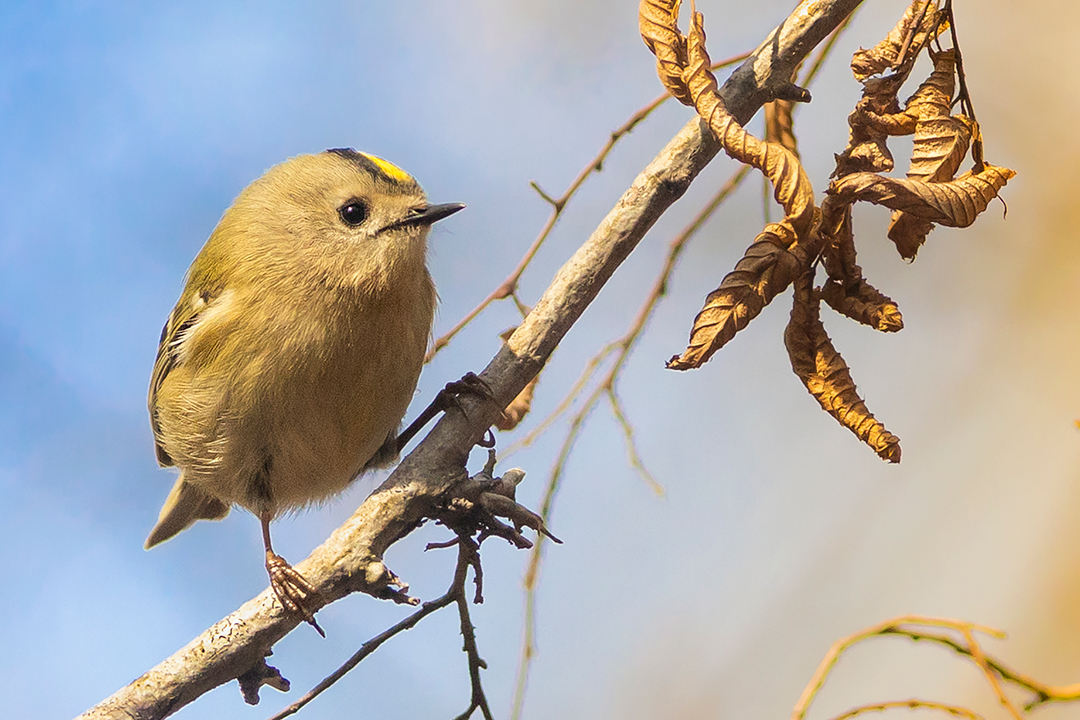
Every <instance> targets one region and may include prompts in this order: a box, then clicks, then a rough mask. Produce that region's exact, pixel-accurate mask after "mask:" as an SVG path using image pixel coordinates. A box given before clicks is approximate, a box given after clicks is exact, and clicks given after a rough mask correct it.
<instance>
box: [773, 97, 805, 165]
mask: <svg viewBox="0 0 1080 720" xmlns="http://www.w3.org/2000/svg"><path fill="white" fill-rule="evenodd" d="M794 108H795V103H794V102H792V101H791V100H773V101H772V102H770V103H765V141H766V142H771V143H776V144H777V145H780V146H782V147H784V148H786V149H787V151H788V152H790V153H791V154H792V155H794V156H795V157H796V158H798V157H799V144H798V141H797V140H796V139H795V125H794V119H793V117H792V110H794Z"/></svg>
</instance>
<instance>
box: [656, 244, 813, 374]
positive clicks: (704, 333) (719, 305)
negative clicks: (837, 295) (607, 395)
mask: <svg viewBox="0 0 1080 720" xmlns="http://www.w3.org/2000/svg"><path fill="white" fill-rule="evenodd" d="M806 264H807V259H806V257H805V252H804V251H803V250H802V249H801V248H798V247H797V246H796V244H795V231H794V230H793V229H792V228H791V226H790V225H788V224H787V223H785V222H780V223H770V224H769V225H766V226H765V229H764V230H762V231H761V234H759V235H758V236H757V237H756V238H755V239H754V242H753V243H752V244H751V245H750V247H749V248H747V250H746V254H744V255H743V257H742V259H741V260H739V262H738V263H737V264H736V265H735V269H734V270H732V271H731V272H730V273H728V274H727V275H726V276H725V277H724V279H723V281H721V283H720V287H718V288H717V289H716V290H714V291H712V292H711V293H709V296H708V297H707V298H705V307H704V308H702V310H701V312H699V313H698V315H697V317H696V318H695V319H694V327H693V328H692V329H691V331H690V343H689V345H688V346H687V348H686V350H685V351H683V354H682V355H676V356H675V357H673V358H671V360H669V361H668V363H667V366H668V367H669V368H671V369H673V370H690V369H692V368H696V367H700V366H701V365H703V364H704V363H705V362H706V361H707V360H708V359H709V358H710V357H712V355H713V353H715V352H716V351H717V350H719V349H720V348H722V347H723V346H724V345H726V344H727V343H728V341H730V340H731V338H733V337H735V333H737V332H739V331H740V330H742V329H743V328H744V327H746V326H747V325H748V324H749V323H750V321H751V320H753V319H754V318H755V317H757V316H758V314H760V313H761V310H762V308H764V307H765V306H766V305H768V304H769V303H770V302H771V301H772V299H773V298H774V297H776V296H777V295H778V294H779V293H781V292H783V291H784V289H786V288H787V286H788V285H790V284H791V282H792V280H794V278H795V277H796V276H797V275H798V274H799V273H801V272H802V270H803V269H804V268H805V267H806Z"/></svg>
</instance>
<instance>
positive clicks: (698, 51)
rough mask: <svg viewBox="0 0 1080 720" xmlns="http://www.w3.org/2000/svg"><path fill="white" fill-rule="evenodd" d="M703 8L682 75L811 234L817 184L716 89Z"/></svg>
mask: <svg viewBox="0 0 1080 720" xmlns="http://www.w3.org/2000/svg"><path fill="white" fill-rule="evenodd" d="M702 22H703V18H702V15H701V13H694V14H693V15H692V17H691V21H690V34H689V35H688V36H687V42H686V47H687V58H688V61H689V64H688V65H687V68H686V70H685V71H684V72H683V78H684V80H685V81H686V85H687V87H688V88H689V89H690V95H691V97H692V98H693V100H694V107H695V109H696V110H697V112H698V115H700V116H701V117H702V118H703V119H704V120H705V121H706V122H707V123H708V124H709V127H710V128H711V129H712V131H713V134H714V135H716V137H717V139H718V140H719V141H720V144H721V146H722V147H723V148H724V152H726V153H727V154H728V155H729V156H730V157H732V158H734V159H735V160H738V161H739V162H741V163H745V164H747V165H752V166H753V167H755V168H757V169H758V170H760V171H761V172H762V173H764V174H765V176H766V177H768V178H769V181H770V182H772V184H773V188H774V190H773V197H775V198H776V201H777V202H778V203H779V204H780V205H781V206H782V207H783V208H784V212H785V213H786V220H787V222H788V223H790V225H791V227H792V228H793V229H794V231H795V234H796V235H797V236H798V237H800V238H803V237H807V236H808V235H809V233H810V228H811V226H812V225H813V221H814V209H815V204H814V188H813V185H811V184H810V178H809V177H807V175H806V171H805V170H803V167H802V165H801V164H800V163H799V159H798V158H797V157H796V156H795V155H793V154H792V153H791V152H790V151H789V150H787V149H786V148H784V147H782V146H780V145H776V144H774V143H766V142H762V141H761V140H759V139H758V138H756V137H754V136H753V135H751V134H750V133H748V132H746V130H744V129H743V127H742V126H741V125H740V124H739V123H738V122H737V121H736V120H735V118H734V117H732V115H731V113H729V112H728V110H727V107H726V106H725V105H724V101H723V98H721V97H720V94H719V92H717V86H716V77H715V76H714V75H713V74H712V72H711V71H710V70H709V66H710V65H711V64H712V61H711V59H710V58H709V53H708V52H707V51H706V50H705V30H704V27H703V26H702Z"/></svg>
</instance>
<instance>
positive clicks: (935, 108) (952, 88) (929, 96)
mask: <svg viewBox="0 0 1080 720" xmlns="http://www.w3.org/2000/svg"><path fill="white" fill-rule="evenodd" d="M930 59H931V60H932V61H933V62H934V69H933V71H932V72H931V73H930V77H928V78H926V80H925V81H923V83H922V84H921V85H919V87H918V89H916V90H915V92H914V94H912V96H911V97H909V98H908V99H907V102H905V103H904V112H905V113H906V114H908V115H910V116H911V117H913V118H916V119H918V120H930V119H932V118H943V117H948V116H949V113H950V112H951V111H952V97H953V93H954V92H956V50H954V49H952V48H949V49H948V50H942V51H941V52H936V51H935V50H934V49H933V48H930Z"/></svg>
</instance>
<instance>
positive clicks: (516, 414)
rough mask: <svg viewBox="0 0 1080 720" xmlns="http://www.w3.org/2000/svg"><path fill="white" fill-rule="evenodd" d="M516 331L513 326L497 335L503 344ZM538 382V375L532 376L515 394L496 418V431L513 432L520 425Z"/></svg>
mask: <svg viewBox="0 0 1080 720" xmlns="http://www.w3.org/2000/svg"><path fill="white" fill-rule="evenodd" d="M517 329H518V326H517V325H515V326H514V327H512V328H509V329H508V330H504V331H503V332H501V333H499V337H501V338H502V340H503V342H506V341H507V340H509V339H510V336H511V335H513V334H514V331H515V330H517ZM538 382H540V373H537V374H536V375H535V376H533V379H532V380H530V381H529V382H528V383H527V384H526V385H525V387H523V388H522V389H521V392H519V393H518V394H517V397H515V398H514V399H513V400H511V401H510V404H509V405H507V406H506V407H505V408H504V409H503V413H502V416H501V417H499V418H496V420H495V422H494V425H495V427H496V428H497V429H499V430H502V431H503V432H506V431H509V430H513V429H514V428H516V427H517V426H518V425H520V424H521V421H522V420H524V419H525V416H526V415H528V414H529V410H531V409H532V400H533V394H534V393H535V392H536V384H537V383H538Z"/></svg>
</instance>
